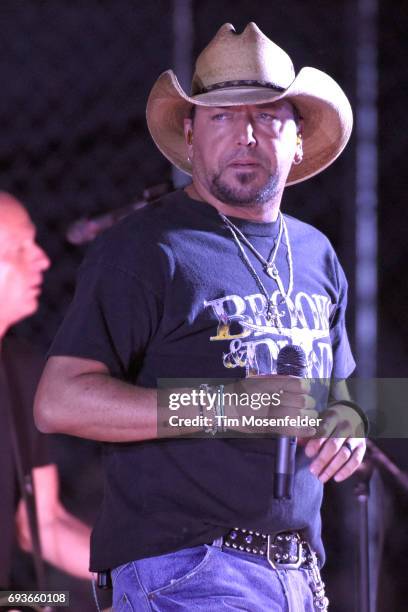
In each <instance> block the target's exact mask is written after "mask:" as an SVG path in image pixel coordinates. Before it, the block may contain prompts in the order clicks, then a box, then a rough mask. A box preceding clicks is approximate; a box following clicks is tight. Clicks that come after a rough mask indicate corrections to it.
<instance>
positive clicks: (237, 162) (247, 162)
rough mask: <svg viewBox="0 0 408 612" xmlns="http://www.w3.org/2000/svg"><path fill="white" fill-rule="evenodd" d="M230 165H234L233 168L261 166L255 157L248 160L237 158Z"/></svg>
mask: <svg viewBox="0 0 408 612" xmlns="http://www.w3.org/2000/svg"><path fill="white" fill-rule="evenodd" d="M228 165H229V166H232V167H233V168H251V167H254V166H259V165H260V164H259V162H257V161H255V160H253V159H248V160H246V159H245V160H244V159H240V160H235V161H233V162H231V163H230V164H228Z"/></svg>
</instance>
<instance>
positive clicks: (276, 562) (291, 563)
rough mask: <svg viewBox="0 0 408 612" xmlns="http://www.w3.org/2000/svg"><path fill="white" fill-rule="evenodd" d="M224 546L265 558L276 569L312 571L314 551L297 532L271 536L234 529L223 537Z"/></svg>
mask: <svg viewBox="0 0 408 612" xmlns="http://www.w3.org/2000/svg"><path fill="white" fill-rule="evenodd" d="M223 546H225V547H226V548H230V549H232V550H236V551H238V552H246V553H249V554H251V555H257V556H260V557H264V558H265V559H267V560H268V561H269V563H270V564H271V565H272V567H273V568H274V569H299V568H302V567H303V568H305V569H310V565H311V563H312V562H313V555H312V550H311V548H310V546H309V544H308V543H307V542H304V541H302V539H301V537H300V535H299V534H298V533H297V532H296V531H285V532H282V533H278V534H277V535H275V536H271V535H268V534H265V533H261V532H260V531H253V530H251V529H240V528H239V527H234V529H231V531H229V532H228V533H227V534H226V535H225V536H224V537H223Z"/></svg>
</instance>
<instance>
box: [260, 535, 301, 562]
mask: <svg viewBox="0 0 408 612" xmlns="http://www.w3.org/2000/svg"><path fill="white" fill-rule="evenodd" d="M271 539H272V538H271V536H270V535H268V539H267V553H266V557H267V559H268V562H269V564H270V565H271V566H272V567H273V569H275V570H278V569H299V567H300V566H301V564H302V553H303V545H302V542H301V541H300V538H299V536H298V535H297V534H296V535H295V534H285V533H283V534H279V535H277V536H275V538H274V540H273V542H272V541H271ZM275 542H278V543H277V544H276V543H275ZM294 542H296V554H293V551H292V550H291V547H292V545H293V543H294ZM285 548H286V550H285ZM274 549H278V552H275V551H274ZM279 551H282V552H279ZM273 557H274V558H273Z"/></svg>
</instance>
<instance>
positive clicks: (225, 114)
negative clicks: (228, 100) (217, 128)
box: [212, 113, 230, 121]
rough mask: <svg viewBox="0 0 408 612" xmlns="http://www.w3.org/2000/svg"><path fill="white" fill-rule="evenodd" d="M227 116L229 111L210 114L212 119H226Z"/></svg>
mask: <svg viewBox="0 0 408 612" xmlns="http://www.w3.org/2000/svg"><path fill="white" fill-rule="evenodd" d="M228 117H230V113H217V114H216V115H213V116H212V120H213V121H225V120H226V119H228Z"/></svg>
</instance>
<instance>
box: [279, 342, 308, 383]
mask: <svg viewBox="0 0 408 612" xmlns="http://www.w3.org/2000/svg"><path fill="white" fill-rule="evenodd" d="M306 369H307V359H306V355H305V352H304V350H303V349H302V348H301V347H300V346H297V345H296V344H287V345H286V346H284V347H283V348H281V350H280V351H279V353H278V359H277V364H276V371H277V373H278V374H282V375H292V376H300V377H302V378H304V377H305V376H306Z"/></svg>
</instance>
